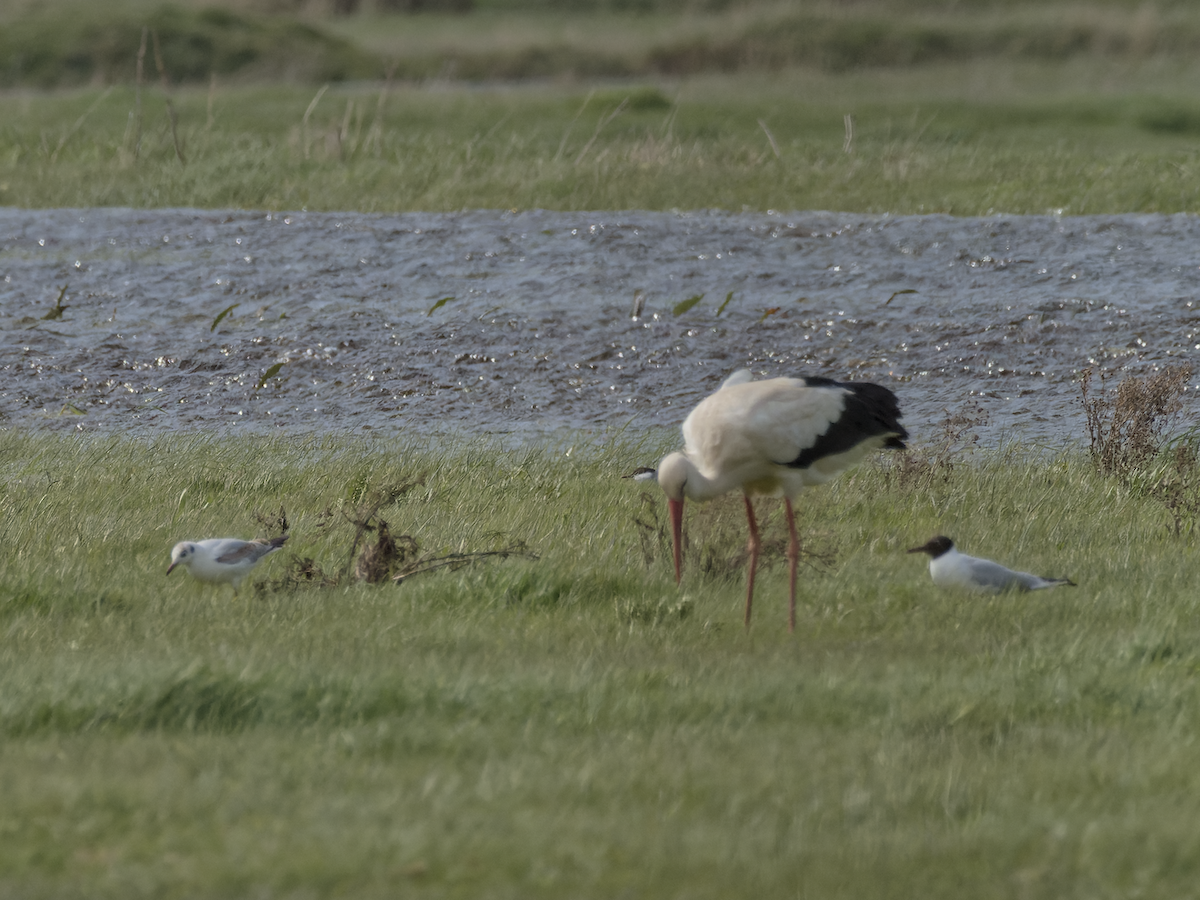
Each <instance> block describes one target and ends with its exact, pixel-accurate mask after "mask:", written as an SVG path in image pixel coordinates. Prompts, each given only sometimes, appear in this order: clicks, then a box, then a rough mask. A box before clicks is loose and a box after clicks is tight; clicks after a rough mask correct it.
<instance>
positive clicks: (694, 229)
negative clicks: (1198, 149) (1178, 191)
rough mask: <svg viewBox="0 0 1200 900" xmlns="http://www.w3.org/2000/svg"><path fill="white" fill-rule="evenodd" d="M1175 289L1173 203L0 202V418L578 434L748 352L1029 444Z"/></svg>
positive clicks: (96, 424) (669, 397)
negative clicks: (889, 212) (947, 210)
mask: <svg viewBox="0 0 1200 900" xmlns="http://www.w3.org/2000/svg"><path fill="white" fill-rule="evenodd" d="M64 285H66V286H67V292H66V295H65V298H64V300H63V303H64V304H65V307H66V309H65V311H64V312H63V314H62V316H61V317H60V318H57V319H44V318H42V317H43V316H44V315H45V314H46V313H47V312H49V311H50V310H51V309H52V308H53V307H54V303H55V298H56V297H57V296H58V293H59V290H60V289H61V288H62V287H63V286H64ZM900 291H912V292H913V293H897V292H900ZM730 292H732V296H730ZM639 294H640V296H641V298H642V299H641V302H642V303H644V306H643V307H642V309H641V311H640V315H638V316H636V317H635V316H634V315H633V313H634V312H635V306H636V305H637V301H636V300H635V297H636V296H638V295H639ZM697 295H703V299H702V300H700V301H699V302H698V303H697V304H696V305H694V306H693V307H692V308H691V309H689V310H688V311H686V312H683V313H681V314H680V315H678V316H676V315H674V314H673V309H674V307H675V306H676V305H677V304H679V303H681V301H684V300H686V299H688V298H690V297H694V296H697ZM727 297H728V298H729V301H728V303H727V304H725V308H724V310H723V311H722V312H720V313H719V314H718V308H719V307H720V306H721V305H722V304H723V303H724V301H725V300H726V298H727ZM446 298H451V299H446ZM442 300H445V302H444V303H442V304H441V305H440V306H438V305H437V304H438V303H439V301H442ZM1198 303H1200V219H1197V218H1196V217H1193V216H1181V215H1177V216H1161V215H1121V216H1097V217H1087V218H1055V217H1049V216H1047V217H1037V216H1034V217H1025V216H1012V217H1005V216H997V217H989V218H982V219H980V218H975V219H960V218H951V217H948V216H903V217H886V216H885V217H881V216H863V215H849V214H836V213H794V214H792V213H789V214H758V213H755V214H742V215H731V214H726V213H709V212H694V213H653V212H604V213H555V212H541V211H533V212H525V213H511V214H510V213H501V212H492V211H475V212H464V213H458V214H436V215H435V214H407V215H393V216H388V215H363V214H357V213H354V214H311V213H292V214H278V213H276V214H267V213H259V212H240V211H235V212H212V211H196V210H151V211H142V210H127V209H89V210H36V211H28V210H16V209H0V330H2V333H0V416H3V419H2V421H3V422H4V423H5V424H6V425H8V426H9V427H13V426H17V427H22V428H35V429H44V430H84V431H102V432H114V433H121V432H136V431H141V430H148V429H154V430H157V429H163V428H165V429H171V430H201V429H202V430H213V431H219V432H225V433H229V432H233V433H238V432H248V431H265V430H268V429H272V430H274V429H283V430H286V431H290V432H312V431H338V432H346V431H360V430H374V431H377V432H384V433H387V432H388V431H398V430H402V429H421V430H422V431H425V432H451V433H466V434H471V433H478V432H488V433H499V434H506V435H515V436H516V437H517V438H519V439H523V438H524V437H526V436H538V435H542V434H548V433H562V432H563V431H572V432H574V431H582V432H585V433H587V434H589V435H593V436H600V437H602V436H603V435H604V434H606V433H611V432H613V431H615V430H618V429H622V428H625V427H627V426H629V427H631V428H633V429H634V430H638V429H643V428H647V427H650V426H659V425H671V426H674V425H677V424H678V423H679V422H680V421H681V420H682V419H683V417H684V415H686V412H687V410H688V409H689V408H690V407H691V406H692V405H694V404H695V403H696V402H697V401H698V400H699V399H700V398H701V397H702V396H703V395H704V394H706V393H708V392H709V391H711V390H713V389H714V388H716V387H717V386H718V385H719V384H720V382H721V380H722V379H723V378H724V377H725V376H726V375H727V374H729V373H730V372H731V371H733V370H735V369H738V368H741V367H744V366H749V367H750V368H752V369H753V370H754V371H755V372H756V373H760V374H761V375H762V376H773V375H782V374H797V373H804V374H819V375H826V376H831V377H835V378H839V379H858V380H872V381H878V382H881V383H883V384H886V385H888V386H889V387H891V388H892V389H893V390H894V391H895V392H896V393H897V394H898V395H899V397H900V400H901V406H902V409H903V410H904V416H905V418H904V421H905V423H906V425H907V426H908V428H909V430H910V431H912V432H913V435H914V437H915V438H918V439H920V438H922V437H926V438H930V437H932V436H933V435H935V434H936V432H937V431H938V429H939V423H940V422H941V421H942V420H943V418H944V417H945V415H946V414H947V413H948V412H949V413H956V412H959V411H962V410H964V409H965V408H968V406H969V404H971V403H973V402H977V403H978V404H979V405H980V407H981V409H982V410H983V411H984V412H985V413H986V414H987V415H988V417H989V420H988V424H987V426H986V427H985V428H983V429H982V431H981V432H980V433H981V437H982V439H983V441H984V442H985V443H994V442H998V441H1001V440H1004V439H1006V438H1014V439H1017V440H1020V441H1023V442H1031V443H1037V444H1047V445H1052V446H1057V445H1061V444H1063V443H1069V442H1083V441H1086V431H1085V425H1084V419H1083V412H1082V405H1081V403H1080V392H1079V384H1078V379H1079V375H1080V373H1081V371H1083V370H1084V369H1087V368H1088V367H1089V366H1098V367H1100V368H1101V369H1104V370H1106V371H1109V372H1112V373H1114V374H1116V375H1117V376H1118V377H1124V375H1126V374H1136V375H1146V374H1149V373H1151V372H1153V371H1156V370H1157V369H1158V368H1160V367H1162V366H1164V365H1170V364H1174V363H1180V362H1189V363H1190V362H1191V360H1192V359H1193V357H1194V356H1195V355H1196V354H1197V353H1200V310H1198V309H1196V308H1194V307H1196V306H1197V304H1198ZM234 304H236V306H234V308H233V310H232V311H231V312H229V313H228V314H227V315H226V316H225V318H223V319H222V320H221V321H220V322H219V324H217V325H216V327H215V328H214V327H213V325H214V321H215V320H216V318H217V316H218V315H219V314H220V313H221V312H222V311H223V310H225V309H227V308H228V307H230V306H232V305H234ZM434 307H437V308H434ZM277 363H283V366H282V368H281V369H280V370H279V371H278V373H277V374H276V375H275V376H274V377H272V378H269V379H267V380H266V381H265V383H262V385H261V387H260V386H259V385H260V382H262V380H263V376H264V374H265V373H266V372H267V371H268V369H270V368H271V367H272V366H274V365H275V364H277ZM1190 394H1191V391H1189V395H1190ZM1193 411H1194V410H1193V408H1192V407H1191V406H1189V407H1188V415H1189V416H1190V415H1191V414H1192V412H1193Z"/></svg>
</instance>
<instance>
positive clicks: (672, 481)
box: [634, 369, 908, 631]
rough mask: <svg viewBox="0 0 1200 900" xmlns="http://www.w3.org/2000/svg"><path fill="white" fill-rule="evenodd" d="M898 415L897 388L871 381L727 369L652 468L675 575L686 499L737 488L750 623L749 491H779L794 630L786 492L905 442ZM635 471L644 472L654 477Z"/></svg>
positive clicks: (752, 546) (792, 530) (753, 533)
mask: <svg viewBox="0 0 1200 900" xmlns="http://www.w3.org/2000/svg"><path fill="white" fill-rule="evenodd" d="M899 419H900V407H899V404H898V402H897V400H896V395H895V394H893V393H892V392H891V391H889V390H888V389H887V388H885V387H881V386H880V385H878V384H871V383H869V382H856V381H846V382H842V381H834V380H832V379H830V378H819V377H809V378H769V379H766V380H764V381H754V380H753V376H752V375H751V373H750V372H749V370H746V369H741V370H739V371H737V372H735V373H733V374H732V375H731V376H729V378H728V379H726V381H725V383H724V384H722V385H721V387H720V388H719V389H718V390H717V391H716V392H715V393H713V394H710V395H709V396H708V397H706V398H705V399H704V400H702V401H701V402H700V404H699V405H698V406H697V407H696V408H695V409H693V410H692V412H691V413H690V414H689V415H688V417H687V418H686V419H685V420H684V423H683V440H684V448H683V450H682V451H681V452H677V453H671V454H669V455H668V456H666V457H665V458H664V459H663V461H662V462H661V463H659V465H658V469H657V471H656V472H655V473H654V476H653V477H655V478H656V480H657V481H658V485H659V487H661V488H662V490H663V493H665V494H666V495H667V506H668V510H669V512H670V516H671V531H672V535H673V537H674V542H675V580H676V581H677V582H678V581H679V580H680V578H681V577H682V564H683V562H682V556H683V550H682V545H683V535H682V530H683V504H684V500H685V499H686V498H691V499H692V500H697V501H703V500H710V499H712V498H713V497H717V496H719V495H721V494H725V493H727V492H729V491H733V490H740V491H741V492H742V494H743V495H744V498H745V502H746V521H747V523H748V524H749V528H750V540H749V544H748V549H749V554H750V559H749V561H748V574H747V583H746V618H745V622H746V627H747V628H749V627H750V607H751V604H752V603H753V601H754V574H755V571H756V569H757V567H758V551H759V537H758V524H757V522H756V521H755V519H754V506H753V503H752V502H751V499H750V498H751V497H753V496H756V495H766V496H779V495H781V494H782V495H783V498H784V506H785V509H786V510H787V525H788V537H789V542H788V552H787V556H788V562H789V564H790V565H789V568H790V572H789V574H790V579H791V589H790V593H789V606H788V629H789V630H791V631H794V630H795V628H796V567H797V563H798V561H799V559H800V541H799V539H798V538H797V536H796V521H795V516H794V514H793V511H792V500H794V499H795V497H796V495H797V494H799V493H800V490H801V489H802V488H804V487H806V486H808V485H816V484H824V483H825V482H827V481H830V480H832V479H833V478H835V477H836V476H837V475H838V473H840V472H841V471H842V470H843V469H846V468H848V467H850V466H852V465H854V464H855V463H857V462H859V461H860V460H862V459H863V457H865V456H866V455H867V454H868V453H870V452H871V451H873V450H878V449H881V448H891V449H898V450H903V449H904V439H905V438H907V437H908V432H907V431H905V430H904V427H903V426H901V425H900V421H899ZM640 474H641V475H642V477H643V478H645V479H647V480H648V479H650V478H651V477H652V476H651V475H649V474H646V473H640ZM634 477H637V476H636V475H635V476H634ZM639 480H640V479H639Z"/></svg>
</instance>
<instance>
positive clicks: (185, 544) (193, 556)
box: [167, 535, 288, 594]
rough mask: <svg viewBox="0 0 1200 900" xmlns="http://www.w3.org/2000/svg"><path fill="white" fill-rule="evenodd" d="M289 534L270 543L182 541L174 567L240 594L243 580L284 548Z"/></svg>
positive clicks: (173, 556) (174, 552)
mask: <svg viewBox="0 0 1200 900" xmlns="http://www.w3.org/2000/svg"><path fill="white" fill-rule="evenodd" d="M287 539H288V536H287V535H284V536H283V537H277V538H271V539H270V540H258V541H242V540H238V539H237V538H209V539H208V540H206V541H180V542H179V543H178V544H176V545H175V547H174V549H172V550H171V565H170V566H168V567H167V574H168V575H170V574H171V570H172V569H174V568H175V567H176V566H186V567H187V569H188V571H189V572H191V573H192V577H193V578H196V579H199V580H200V581H211V582H214V583H217V584H220V583H222V582H224V583H227V584H230V585H232V586H233V592H234V593H235V594H236V593H237V589H238V585H239V584H241V583H242V579H243V578H245V577H246V576H247V575H249V574H250V570H251V569H253V568H254V567H255V566H256V565H258V561H259V560H260V559H262V558H263V557H264V556H266V555H267V554H268V553H274V552H275V551H276V550H278V549H279V548H280V547H282V546H283V544H284V541H286V540H287Z"/></svg>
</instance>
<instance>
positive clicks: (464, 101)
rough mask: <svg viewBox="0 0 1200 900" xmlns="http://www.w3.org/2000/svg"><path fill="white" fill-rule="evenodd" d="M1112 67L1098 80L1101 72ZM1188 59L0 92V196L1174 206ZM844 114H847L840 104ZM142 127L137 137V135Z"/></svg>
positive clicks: (1191, 156)
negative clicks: (1124, 66)
mask: <svg viewBox="0 0 1200 900" xmlns="http://www.w3.org/2000/svg"><path fill="white" fill-rule="evenodd" d="M1104 78H1108V79H1110V80H1111V81H1112V82H1113V84H1112V85H1111V86H1110V87H1108V88H1105V89H1104V90H1097V89H1096V87H1095V83H1096V80H1097V79H1104ZM1198 80H1200V68H1194V67H1189V66H1182V65H1181V66H1178V67H1175V66H1172V67H1168V69H1167V70H1166V71H1163V70H1160V69H1156V68H1153V67H1142V68H1137V69H1134V70H1131V71H1129V72H1127V73H1125V74H1124V75H1120V74H1119V73H1118V74H1114V73H1113V72H1111V71H1108V70H1104V71H1101V70H1100V69H1098V68H1096V67H1095V66H1094V64H1091V63H1086V62H1085V63H1081V64H1079V65H1078V66H1071V65H1068V66H1065V67H1063V66H1040V65H1035V64H1029V63H1021V64H1010V63H988V64H982V63H981V64H979V65H971V64H947V65H945V66H938V67H933V68H923V69H920V70H919V71H908V72H900V73H896V72H886V71H884V72H869V73H858V74H854V75H846V76H831V75H828V74H823V73H819V72H803V71H795V72H792V73H790V74H788V75H781V76H777V77H774V78H766V77H758V76H753V75H745V76H739V77H737V78H734V79H727V78H698V79H689V80H686V81H680V82H672V83H665V82H663V83H649V82H637V83H630V84H606V85H600V86H596V87H582V86H571V85H559V86H555V85H540V86H535V85H529V86H524V87H516V86H507V87H506V86H492V87H487V88H471V87H463V86H455V85H444V86H440V87H439V86H436V85H428V86H414V85H392V86H391V87H388V88H384V87H383V86H382V85H379V84H376V85H357V86H355V85H348V86H340V87H339V86H336V85H335V86H331V87H329V88H328V89H327V90H326V89H323V88H309V87H299V86H294V85H291V86H289V85H282V86H260V87H252V86H250V87H227V88H226V87H222V86H221V84H220V83H219V82H218V83H217V86H216V88H215V89H212V90H210V89H207V88H189V89H186V90H177V91H175V92H173V94H172V97H173V99H172V108H173V110H174V112H175V114H176V118H177V126H176V128H175V129H174V130H173V129H172V127H171V120H170V118H169V116H168V113H167V109H166V107H165V105H164V97H163V95H162V94H161V92H158V91H155V92H151V91H150V90H148V89H147V90H146V91H144V92H143V96H142V101H141V110H142V114H141V120H140V121H141V122H142V125H141V127H140V128H139V127H138V125H137V121H138V119H137V117H136V115H135V110H136V109H137V108H138V101H137V98H136V97H135V91H134V89H133V88H132V87H114V88H109V89H104V90H101V89H81V90H78V91H72V92H65V93H53V94H43V93H9V94H6V95H0V121H3V122H4V125H2V126H0V204H4V205H9V206H23V207H48V206H66V207H74V206H134V207H157V206H185V207H200V208H251V209H274V210H289V209H299V208H307V209H309V210H352V209H353V210H362V211H404V210H434V211H447V210H456V209H462V208H499V209H506V208H517V209H529V208H546V209H565V210H575V209H630V208H640V209H673V208H683V209H695V208H722V209H730V210H735V211H739V210H742V209H753V210H765V209H784V210H787V209H835V210H845V211H860V212H891V213H896V214H903V213H932V212H943V213H952V214H956V215H985V214H987V213H989V212H1004V213H1033V214H1044V213H1047V212H1049V211H1062V212H1063V213H1065V214H1095V213H1115V212H1129V211H1136V212H1167V213H1170V212H1180V211H1188V210H1192V209H1195V208H1196V206H1197V202H1198V197H1200V153H1198V145H1197V142H1196V135H1197V134H1198V133H1200V105H1197V104H1196V103H1195V101H1194V99H1192V97H1193V96H1194V95H1189V94H1188V91H1190V90H1192V89H1193V88H1194V87H1195V84H1196V82H1197V81H1198ZM847 116H850V117H852V129H853V131H852V134H849V135H848V132H847V124H846V123H847V119H846V117H847ZM139 135H140V138H139Z"/></svg>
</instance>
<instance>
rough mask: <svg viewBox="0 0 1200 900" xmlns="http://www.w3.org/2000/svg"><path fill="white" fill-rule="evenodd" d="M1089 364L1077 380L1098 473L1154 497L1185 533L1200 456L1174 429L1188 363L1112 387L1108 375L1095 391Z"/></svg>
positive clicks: (1199, 497) (1191, 518) (1199, 500)
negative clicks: (1110, 387)
mask: <svg viewBox="0 0 1200 900" xmlns="http://www.w3.org/2000/svg"><path fill="white" fill-rule="evenodd" d="M1093 377H1094V376H1093V373H1092V370H1091V369H1088V370H1087V371H1085V372H1084V373H1083V379H1082V380H1081V382H1080V393H1081V394H1082V398H1083V409H1084V413H1085V415H1086V417H1087V428H1088V438H1089V440H1090V442H1091V444H1090V449H1091V456H1092V461H1093V462H1094V463H1095V465H1096V469H1097V471H1099V472H1100V473H1101V474H1102V475H1107V476H1112V477H1115V478H1118V479H1120V480H1121V481H1123V482H1124V483H1125V484H1126V485H1129V486H1130V487H1132V488H1134V489H1136V490H1141V491H1144V492H1145V493H1146V494H1148V495H1149V496H1151V497H1153V498H1154V499H1155V500H1158V501H1159V502H1160V503H1162V505H1163V506H1164V507H1166V510H1167V512H1168V513H1169V514H1170V516H1171V521H1170V524H1169V525H1168V528H1169V530H1170V531H1171V532H1172V533H1174V534H1176V535H1179V534H1183V533H1184V532H1185V531H1189V532H1190V531H1191V530H1192V529H1193V528H1194V527H1195V523H1196V520H1197V517H1200V465H1198V462H1200V459H1198V451H1197V447H1196V444H1195V442H1194V441H1192V440H1188V439H1186V438H1175V437H1173V433H1174V431H1175V427H1176V425H1177V423H1178V420H1179V416H1180V413H1181V412H1182V411H1183V395H1184V392H1185V391H1186V390H1187V385H1188V382H1189V381H1190V380H1191V377H1192V369H1191V367H1190V366H1168V367H1167V368H1165V369H1163V370H1162V371H1161V372H1158V373H1157V374H1155V375H1151V376H1149V377H1147V378H1132V377H1131V378H1126V379H1125V380H1124V381H1122V382H1121V383H1120V384H1119V385H1117V389H1116V391H1115V393H1114V392H1111V391H1109V390H1108V389H1107V384H1106V381H1107V379H1106V376H1105V375H1104V373H1103V372H1101V373H1100V375H1099V381H1100V389H1099V391H1094V390H1093Z"/></svg>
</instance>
